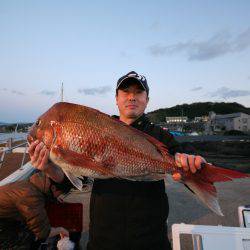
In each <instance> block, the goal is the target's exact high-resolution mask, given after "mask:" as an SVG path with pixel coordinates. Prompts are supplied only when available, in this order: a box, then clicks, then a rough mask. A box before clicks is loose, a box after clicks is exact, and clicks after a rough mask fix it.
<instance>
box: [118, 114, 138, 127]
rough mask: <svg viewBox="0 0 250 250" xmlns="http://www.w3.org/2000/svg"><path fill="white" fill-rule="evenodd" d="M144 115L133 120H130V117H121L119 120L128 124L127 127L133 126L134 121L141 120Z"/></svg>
mask: <svg viewBox="0 0 250 250" xmlns="http://www.w3.org/2000/svg"><path fill="white" fill-rule="evenodd" d="M141 116H142V115H140V116H138V117H135V118H134V117H133V118H128V117H123V116H120V117H119V120H120V121H122V122H124V123H126V124H127V125H131V124H132V123H133V122H134V121H136V120H137V119H139V118H140V117H141Z"/></svg>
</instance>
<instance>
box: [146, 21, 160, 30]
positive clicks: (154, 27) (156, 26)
mask: <svg viewBox="0 0 250 250" xmlns="http://www.w3.org/2000/svg"><path fill="white" fill-rule="evenodd" d="M160 27H161V25H160V23H159V22H158V21H155V22H153V23H152V24H151V25H150V27H149V28H150V30H153V31H158V30H159V29H160Z"/></svg>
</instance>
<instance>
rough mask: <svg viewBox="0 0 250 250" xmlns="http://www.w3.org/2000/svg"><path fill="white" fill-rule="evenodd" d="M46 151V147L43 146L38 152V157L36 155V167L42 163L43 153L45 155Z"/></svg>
mask: <svg viewBox="0 0 250 250" xmlns="http://www.w3.org/2000/svg"><path fill="white" fill-rule="evenodd" d="M46 150H47V148H46V146H45V145H44V146H43V148H42V149H41V150H40V152H39V155H38V159H37V165H38V166H40V165H41V162H42V160H43V157H44V155H45V153H46Z"/></svg>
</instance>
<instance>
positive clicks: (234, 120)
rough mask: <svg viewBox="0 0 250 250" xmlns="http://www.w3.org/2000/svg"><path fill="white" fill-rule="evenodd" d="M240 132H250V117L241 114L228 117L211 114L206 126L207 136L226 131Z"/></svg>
mask: <svg viewBox="0 0 250 250" xmlns="http://www.w3.org/2000/svg"><path fill="white" fill-rule="evenodd" d="M230 130H238V131H241V132H245V133H249V132H250V115H248V114H245V113H242V112H239V113H232V114H226V115H219V114H216V113H215V112H213V111H211V112H209V117H208V121H207V122H206V126H205V133H206V134H216V133H221V132H224V131H230Z"/></svg>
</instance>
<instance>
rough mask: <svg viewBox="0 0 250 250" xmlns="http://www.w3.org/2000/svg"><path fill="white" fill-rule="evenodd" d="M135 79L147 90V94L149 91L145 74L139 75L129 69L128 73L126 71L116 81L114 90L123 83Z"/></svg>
mask: <svg viewBox="0 0 250 250" xmlns="http://www.w3.org/2000/svg"><path fill="white" fill-rule="evenodd" d="M134 80H136V81H137V82H138V83H139V84H140V85H141V87H142V88H143V89H144V90H145V91H146V92H147V95H148V93H149V87H148V84H147V79H146V77H145V76H143V75H139V74H137V73H136V72H135V71H131V72H129V73H127V74H126V75H124V76H122V77H121V78H120V79H119V80H118V81H117V85H116V91H117V90H118V89H119V88H121V86H122V85H123V84H125V83H129V82H132V81H134Z"/></svg>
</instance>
